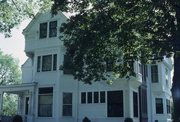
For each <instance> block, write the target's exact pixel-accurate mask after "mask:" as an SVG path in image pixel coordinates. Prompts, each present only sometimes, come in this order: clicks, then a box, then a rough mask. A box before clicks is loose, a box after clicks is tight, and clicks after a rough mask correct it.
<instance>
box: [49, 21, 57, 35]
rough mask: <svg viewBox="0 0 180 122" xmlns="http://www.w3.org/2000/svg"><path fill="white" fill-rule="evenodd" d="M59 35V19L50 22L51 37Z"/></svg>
mask: <svg viewBox="0 0 180 122" xmlns="http://www.w3.org/2000/svg"><path fill="white" fill-rule="evenodd" d="M56 36H57V21H51V22H49V37H56Z"/></svg>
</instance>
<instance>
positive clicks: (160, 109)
mask: <svg viewBox="0 0 180 122" xmlns="http://www.w3.org/2000/svg"><path fill="white" fill-rule="evenodd" d="M155 102H156V114H163V99H162V98H156V99H155Z"/></svg>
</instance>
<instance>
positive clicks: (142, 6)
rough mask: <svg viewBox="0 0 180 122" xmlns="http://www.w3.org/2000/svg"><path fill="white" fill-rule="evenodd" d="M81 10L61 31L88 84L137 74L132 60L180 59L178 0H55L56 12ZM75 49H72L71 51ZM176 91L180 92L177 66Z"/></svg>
mask: <svg viewBox="0 0 180 122" xmlns="http://www.w3.org/2000/svg"><path fill="white" fill-rule="evenodd" d="M58 10H61V11H66V12H76V15H74V16H72V17H71V18H70V19H69V20H68V22H67V23H65V24H64V25H63V27H62V28H61V29H60V31H61V32H62V33H64V35H65V36H63V37H61V40H63V41H64V44H65V46H66V47H67V54H69V55H70V56H72V58H73V60H74V62H73V63H74V64H75V65H74V66H75V67H73V68H74V74H73V75H74V76H75V78H76V79H78V80H82V81H84V82H85V83H91V82H92V81H99V80H106V79H108V78H109V77H111V76H108V75H109V74H107V67H109V65H110V67H111V69H112V71H113V77H114V76H115V77H117V78H119V77H124V76H127V75H134V73H133V71H132V70H133V68H132V65H131V64H132V62H134V61H140V62H141V63H144V64H146V63H149V62H151V61H152V58H153V57H155V56H167V57H169V56H170V55H171V53H172V52H173V53H174V54H175V56H174V61H175V62H174V63H175V65H174V66H176V65H179V66H180V63H178V61H179V59H180V55H179V52H180V1H179V0H54V4H53V12H54V13H55V14H56V13H57V11H58ZM72 50H73V51H72ZM173 80H174V82H173V88H172V91H176V90H180V81H179V80H180V79H179V73H178V72H177V70H175V72H174V78H173ZM174 96H175V95H174V93H173V101H174V116H173V117H174V122H178V121H179V119H180V111H179V101H180V96H178V97H174Z"/></svg>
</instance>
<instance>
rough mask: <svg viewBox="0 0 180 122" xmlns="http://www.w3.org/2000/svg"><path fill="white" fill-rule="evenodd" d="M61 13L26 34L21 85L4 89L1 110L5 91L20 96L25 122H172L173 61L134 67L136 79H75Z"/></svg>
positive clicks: (42, 18) (37, 21) (41, 19)
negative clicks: (129, 121)
mask: <svg viewBox="0 0 180 122" xmlns="http://www.w3.org/2000/svg"><path fill="white" fill-rule="evenodd" d="M66 20H67V17H66V16H65V15H63V14H62V13H59V14H58V15H56V16H53V17H52V16H51V14H50V12H47V13H44V14H37V15H36V17H35V18H34V19H33V20H32V21H31V22H30V23H29V25H28V26H27V27H26V28H25V29H24V32H23V34H24V36H25V53H26V55H27V56H28V60H27V61H26V62H25V63H24V64H23V65H22V84H19V85H10V86H0V94H1V99H0V100H1V101H0V110H1V114H2V95H3V93H4V92H8V93H14V94H18V95H19V106H18V114H20V115H22V117H23V118H24V121H25V122H82V119H83V118H84V117H88V118H89V119H90V120H91V122H124V119H125V118H126V117H131V118H133V120H134V122H154V121H155V120H158V122H170V121H171V110H170V103H171V92H170V89H171V84H172V71H173V61H172V59H170V58H169V59H167V58H164V59H163V61H162V62H156V63H154V64H151V65H150V64H149V65H146V66H143V65H140V64H139V63H138V62H135V63H134V71H135V72H136V73H137V76H136V77H131V78H130V79H126V78H122V79H117V80H115V81H114V82H113V84H112V85H108V84H107V83H106V82H105V81H102V82H95V83H93V84H92V85H88V84H84V83H83V82H80V81H76V80H74V78H73V76H72V75H71V70H70V67H68V65H67V67H65V69H64V70H61V69H60V66H61V65H63V64H64V65H65V64H67V63H69V62H70V60H69V58H68V57H67V56H66V55H65V52H66V49H65V47H64V45H63V42H62V41H60V40H59V38H58V37H59V35H60V33H59V27H60V26H61V24H62V23H63V22H65V21H66Z"/></svg>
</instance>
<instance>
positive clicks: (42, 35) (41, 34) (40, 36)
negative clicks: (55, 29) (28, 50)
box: [39, 22, 48, 39]
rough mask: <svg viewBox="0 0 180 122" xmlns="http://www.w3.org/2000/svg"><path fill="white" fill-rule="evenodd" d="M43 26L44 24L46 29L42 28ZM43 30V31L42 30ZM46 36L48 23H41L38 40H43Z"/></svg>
mask: <svg viewBox="0 0 180 122" xmlns="http://www.w3.org/2000/svg"><path fill="white" fill-rule="evenodd" d="M43 24H45V26H46V27H44V28H43V26H42V25H43ZM43 29H45V30H43ZM43 33H45V34H43ZM47 35H48V22H42V23H40V24H39V39H45V38H47Z"/></svg>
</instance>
